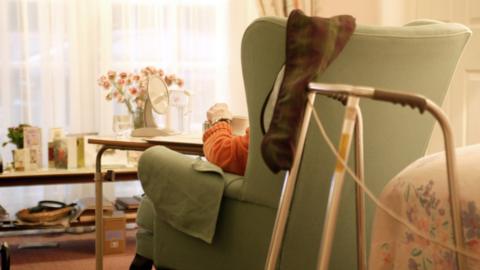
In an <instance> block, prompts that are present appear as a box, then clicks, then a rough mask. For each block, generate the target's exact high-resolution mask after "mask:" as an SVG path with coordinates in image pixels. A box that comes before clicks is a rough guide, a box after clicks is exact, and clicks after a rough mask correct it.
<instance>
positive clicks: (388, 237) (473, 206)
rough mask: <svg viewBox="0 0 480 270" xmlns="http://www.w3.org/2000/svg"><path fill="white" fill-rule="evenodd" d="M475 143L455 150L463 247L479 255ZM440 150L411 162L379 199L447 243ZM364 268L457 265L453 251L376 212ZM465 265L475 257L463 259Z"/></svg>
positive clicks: (419, 269)
mask: <svg viewBox="0 0 480 270" xmlns="http://www.w3.org/2000/svg"><path fill="white" fill-rule="evenodd" d="M479 164H480V145H474V146H470V147H465V148H462V149H458V150H457V167H458V175H459V177H458V179H457V181H459V187H460V194H459V195H460V198H461V199H460V205H461V213H462V216H461V220H462V227H463V234H464V241H465V246H466V247H465V248H466V249H467V250H469V251H471V252H473V253H475V254H477V255H478V257H479V258H480V210H479V209H478V208H479V205H480V196H478V194H479V191H480V168H478V167H480V166H478V165H479ZM448 198H449V193H448V183H447V176H446V165H445V158H444V153H439V154H435V155H432V156H428V157H425V158H422V159H419V160H417V161H416V162H414V163H412V164H411V165H410V166H408V167H407V168H406V169H405V170H403V171H402V172H401V173H400V174H398V175H397V176H396V177H395V178H394V179H392V181H390V183H389V184H388V185H387V186H386V187H385V189H384V190H383V192H382V194H381V196H380V200H381V201H382V202H383V203H384V204H386V205H387V206H388V207H389V208H391V209H392V210H394V211H395V212H396V213H397V214H399V215H400V216H401V217H403V218H404V219H405V220H407V221H408V222H409V223H410V224H412V225H413V226H415V227H416V228H417V229H418V230H420V231H421V232H423V233H425V234H426V235H428V236H430V237H431V238H433V239H435V240H438V241H441V242H444V243H453V231H452V226H451V225H452V219H451V216H450V204H449V201H448ZM369 265H370V269H373V270H387V269H388V270H390V269H408V270H433V269H457V266H456V254H455V252H454V251H452V250H449V249H446V248H443V247H441V246H439V245H437V244H435V243H433V242H431V241H430V240H428V239H425V238H423V237H421V236H419V235H416V234H415V233H413V232H412V231H411V230H409V229H407V228H406V227H405V226H404V225H402V224H400V223H398V222H396V221H394V220H393V218H391V217H390V216H388V215H387V214H386V213H384V212H383V211H382V210H378V211H377V212H376V213H375V218H374V225H373V229H372V244H371V252H370V263H369ZM466 266H467V269H472V270H473V269H480V260H478V261H477V260H475V259H470V258H468V259H467V265H466Z"/></svg>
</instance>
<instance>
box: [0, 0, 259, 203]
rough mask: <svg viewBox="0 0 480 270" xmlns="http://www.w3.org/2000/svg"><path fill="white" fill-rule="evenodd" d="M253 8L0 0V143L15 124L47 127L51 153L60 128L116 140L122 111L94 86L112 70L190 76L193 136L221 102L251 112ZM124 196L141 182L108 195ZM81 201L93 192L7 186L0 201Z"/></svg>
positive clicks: (216, 3) (204, 0) (215, 0)
mask: <svg viewBox="0 0 480 270" xmlns="http://www.w3.org/2000/svg"><path fill="white" fill-rule="evenodd" d="M242 2H244V3H242ZM251 5H252V2H249V1H234V0H177V1H167V0H164V1H162V0H137V1H133V0H102V1H97V0H82V1H64V0H0V40H2V42H0V57H1V58H0V59H1V62H2V63H1V65H0V141H5V140H6V131H7V128H8V127H10V126H16V125H18V124H19V123H29V124H32V125H34V126H39V127H41V128H42V129H43V134H42V136H43V142H44V145H45V148H46V144H47V139H48V130H49V129H50V128H53V127H62V128H64V129H65V131H66V133H87V132H99V133H101V134H109V133H111V131H112V118H113V117H112V115H113V111H114V110H116V108H117V107H116V106H114V105H113V104H112V103H111V102H107V101H106V100H104V99H103V97H102V90H101V89H100V88H99V87H98V86H97V78H98V77H99V76H100V75H102V74H104V73H106V72H107V71H108V70H116V71H126V72H130V71H138V70H140V69H141V68H143V67H145V66H155V67H158V68H162V69H164V70H165V71H166V72H167V73H174V74H177V75H178V76H180V77H181V78H183V79H184V81H185V87H186V88H187V89H189V90H191V91H192V92H193V93H194V95H193V112H194V113H193V115H192V128H193V129H194V130H195V129H196V130H199V129H200V127H201V123H202V122H203V121H204V118H205V111H206V109H207V108H208V107H209V106H210V105H212V104H213V103H214V102H219V101H225V102H229V103H230V104H231V105H232V108H233V109H234V113H238V114H246V105H245V101H244V100H245V98H244V94H243V82H242V79H241V68H240V40H241V36H242V34H243V30H244V29H245V27H246V25H247V24H248V23H249V22H250V21H251V20H252V19H253V18H254V17H255V15H256V14H255V12H254V11H253V9H254V8H252V7H251ZM253 5H254V4H253ZM45 148H44V149H45ZM11 149H12V148H11V147H5V148H3V149H2V154H3V159H4V162H9V161H10V160H11V152H10V151H11ZM46 155H47V153H46V151H44V160H46ZM32 181H34V180H32ZM119 186H120V187H119ZM12 190H14V191H15V192H12ZM27 191H28V192H27ZM122 192H132V193H133V194H135V193H136V192H138V193H140V192H141V189H140V187H139V185H138V182H136V183H134V184H133V186H132V185H124V184H119V185H115V186H113V185H112V186H111V187H109V188H107V195H108V196H110V197H112V196H114V195H119V193H122ZM13 193H15V194H17V195H15V196H13V195H11V194H13ZM18 194H20V195H18ZM22 194H25V195H22ZM120 195H121V194H120ZM22 196H23V197H22ZM78 196H93V186H92V185H70V186H51V187H42V186H37V187H35V188H29V189H28V190H27V189H24V188H2V189H0V204H3V205H7V207H8V206H11V207H13V209H15V208H19V207H20V206H21V205H24V204H28V203H29V201H30V200H32V201H33V200H34V201H35V202H36V201H37V200H39V199H59V200H65V201H69V200H70V199H73V198H74V197H78ZM8 198H11V200H9V199H8ZM25 201H27V202H25ZM16 202H18V203H17V204H16ZM11 211H13V210H11Z"/></svg>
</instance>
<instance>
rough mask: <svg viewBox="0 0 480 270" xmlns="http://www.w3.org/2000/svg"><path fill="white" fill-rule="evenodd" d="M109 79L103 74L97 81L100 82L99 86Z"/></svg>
mask: <svg viewBox="0 0 480 270" xmlns="http://www.w3.org/2000/svg"><path fill="white" fill-rule="evenodd" d="M106 80H107V77H105V76H102V77H100V78H98V80H97V82H98V85H99V86H103V82H104V81H106Z"/></svg>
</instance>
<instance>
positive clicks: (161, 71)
mask: <svg viewBox="0 0 480 270" xmlns="http://www.w3.org/2000/svg"><path fill="white" fill-rule="evenodd" d="M157 71H158V75H159V76H160V77H163V75H165V72H163V69H161V68H159V69H158V70H157Z"/></svg>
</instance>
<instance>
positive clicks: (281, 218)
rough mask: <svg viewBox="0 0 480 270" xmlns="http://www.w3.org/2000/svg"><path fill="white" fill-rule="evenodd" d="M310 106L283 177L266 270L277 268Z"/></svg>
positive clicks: (313, 95) (309, 96) (310, 98)
mask: <svg viewBox="0 0 480 270" xmlns="http://www.w3.org/2000/svg"><path fill="white" fill-rule="evenodd" d="M314 101H315V93H313V92H311V93H309V94H308V102H310V104H313V103H314ZM312 109H313V108H312V106H307V107H306V109H305V114H304V116H303V122H302V127H301V130H300V136H299V137H298V143H297V149H296V152H295V157H294V159H293V164H292V168H291V169H290V171H288V172H287V174H286V175H285V180H284V183H283V189H282V195H281V197H280V202H279V205H278V209H277V217H276V219H275V225H274V227H273V232H272V238H271V240H270V246H269V249H268V255H267V262H266V264H265V269H266V270H274V269H276V266H277V259H278V256H279V254H280V250H281V247H282V242H283V236H284V235H285V227H286V225H287V219H288V214H289V212H290V206H291V204H292V198H293V193H294V192H295V184H296V181H297V175H298V171H299V169H300V163H301V159H302V153H303V147H304V145H305V138H306V136H307V131H308V125H309V123H310V116H311V115H312Z"/></svg>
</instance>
